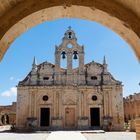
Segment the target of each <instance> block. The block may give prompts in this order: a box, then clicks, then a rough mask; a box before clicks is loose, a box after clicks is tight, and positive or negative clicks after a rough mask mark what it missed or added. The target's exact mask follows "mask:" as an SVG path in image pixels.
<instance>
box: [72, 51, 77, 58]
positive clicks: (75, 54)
mask: <svg viewBox="0 0 140 140" xmlns="http://www.w3.org/2000/svg"><path fill="white" fill-rule="evenodd" d="M73 54H74V57H73V59H75V60H76V59H78V58H77V54H78V53H77V51H74V52H73Z"/></svg>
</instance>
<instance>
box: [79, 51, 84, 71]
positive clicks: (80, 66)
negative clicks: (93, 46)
mask: <svg viewBox="0 0 140 140" xmlns="http://www.w3.org/2000/svg"><path fill="white" fill-rule="evenodd" d="M83 72H84V53H79V73H81V74H82V73H83Z"/></svg>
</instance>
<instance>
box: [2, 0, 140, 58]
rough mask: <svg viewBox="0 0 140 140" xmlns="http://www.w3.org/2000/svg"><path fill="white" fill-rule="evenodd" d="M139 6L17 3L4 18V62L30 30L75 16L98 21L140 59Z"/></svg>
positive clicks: (34, 0) (71, 0)
mask: <svg viewBox="0 0 140 140" xmlns="http://www.w3.org/2000/svg"><path fill="white" fill-rule="evenodd" d="M139 4H140V3H133V4H132V3H131V2H130V1H127V3H126V2H121V1H115V0H114V1H112V0H108V1H98V0H94V1H93V0H86V1H75V0H68V1H62V0H60V1H56V0H55V1H52V2H50V1H46V0H44V1H37V0H28V1H22V0H21V1H20V2H14V1H13V2H11V3H10V4H9V7H8V8H7V9H5V11H6V12H3V13H2V14H1V17H0V20H1V23H0V29H1V35H0V39H1V41H0V59H1V60H2V58H3V56H4V54H5V53H6V51H7V49H8V48H9V46H10V44H11V43H12V42H13V41H14V40H15V39H16V38H17V37H18V36H19V35H20V34H22V33H23V32H25V31H27V30H28V29H29V28H31V27H33V26H35V25H37V24H40V23H42V22H44V21H48V20H53V19H57V18H64V17H73V18H81V19H88V20H94V21H97V22H99V23H101V24H103V25H105V26H107V27H109V28H110V29H112V30H113V31H115V32H116V33H118V34H119V35H120V36H121V37H122V38H124V39H125V40H126V41H127V42H128V43H129V44H130V45H131V47H132V49H133V50H134V52H135V54H136V56H137V58H138V60H140V49H139V46H140V39H139V37H140V26H139V21H140V18H139V15H138V14H139V13H138V12H137V11H136V10H137V8H135V9H136V10H134V7H137V6H139ZM13 7H16V8H13ZM130 9H131V10H130ZM80 11H84V12H80Z"/></svg>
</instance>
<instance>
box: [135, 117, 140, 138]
mask: <svg viewBox="0 0 140 140" xmlns="http://www.w3.org/2000/svg"><path fill="white" fill-rule="evenodd" d="M136 140H140V118H139V119H136Z"/></svg>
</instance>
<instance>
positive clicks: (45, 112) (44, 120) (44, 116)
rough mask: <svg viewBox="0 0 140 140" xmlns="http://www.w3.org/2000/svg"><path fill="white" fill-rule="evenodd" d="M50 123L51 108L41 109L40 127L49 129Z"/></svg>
mask: <svg viewBox="0 0 140 140" xmlns="http://www.w3.org/2000/svg"><path fill="white" fill-rule="evenodd" d="M49 122H50V108H41V110H40V126H44V127H47V126H49V125H50V124H49Z"/></svg>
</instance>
